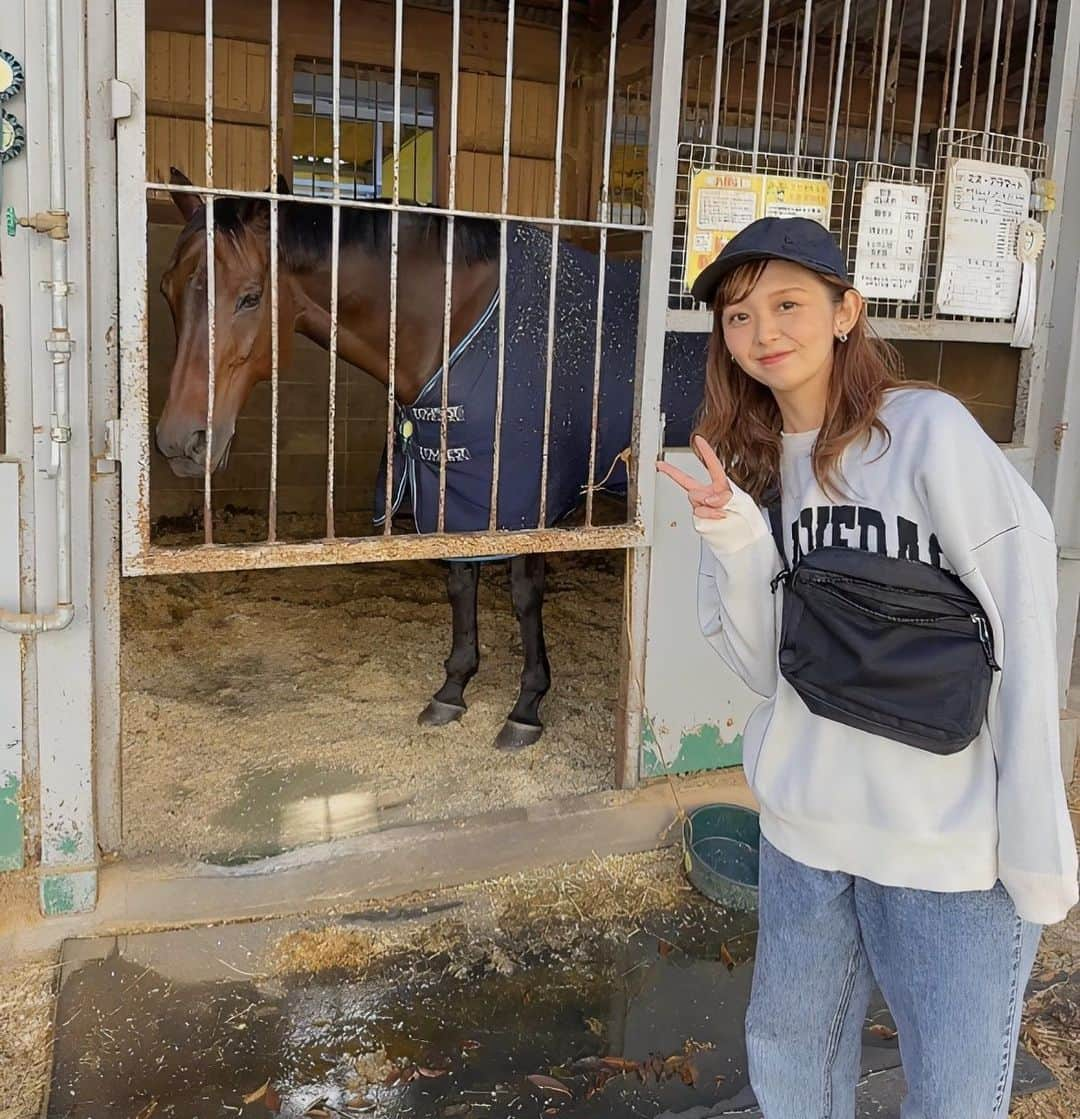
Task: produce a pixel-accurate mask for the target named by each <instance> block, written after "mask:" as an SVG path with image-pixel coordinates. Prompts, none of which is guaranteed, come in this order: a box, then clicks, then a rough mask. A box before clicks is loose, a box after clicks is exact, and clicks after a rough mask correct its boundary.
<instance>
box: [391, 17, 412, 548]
mask: <svg viewBox="0 0 1080 1119" xmlns="http://www.w3.org/2000/svg"><path fill="white" fill-rule="evenodd" d="M404 7H405V0H395V3H394V182H393V186H392V190H391V196H390V202H391V206H392V209H391V211H390V323H389V337H388V339H387V365H386V489H385V491H384V493H383V510H384V512H385V513H386V517H385V519H384V520H383V535H384V536H389V535H390V534H391V532H392V531H393V529H392V522H393V519H394V516H393V509H394V419H395V404H396V399H397V318H398V240H399V237H400V217H401V215H400V213H399V211H398V206H399V205H400V204H401V55H402V37H403V32H404ZM419 117H420V88H419V82H417V84H416V85H415V86H414V87H413V144H414V150H413V200H414V201H415V200H416V195H417V190H416V164H417V162H418V160H417V158H416V151H415V144H416V135H417V133H418V132H419V125H418V122H419Z"/></svg>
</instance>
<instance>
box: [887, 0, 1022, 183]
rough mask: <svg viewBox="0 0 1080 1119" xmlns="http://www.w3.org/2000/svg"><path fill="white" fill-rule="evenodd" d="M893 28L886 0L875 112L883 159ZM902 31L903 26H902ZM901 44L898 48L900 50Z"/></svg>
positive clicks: (890, 5)
mask: <svg viewBox="0 0 1080 1119" xmlns="http://www.w3.org/2000/svg"><path fill="white" fill-rule="evenodd" d="M999 2H1000V0H999ZM891 30H892V0H885V13H884V18H883V19H882V23H881V65H880V67H879V71H880V72H879V74H878V88H877V109H876V111H875V113H874V157H873V162H874V163H875V164H876V163H878V162H879V160H880V159H881V133H882V129H883V126H884V119H885V83H886V81H887V80H888V77H889V32H890V31H891ZM901 31H903V27H902V26H901ZM899 49H900V48H899V45H898V46H897V50H899Z"/></svg>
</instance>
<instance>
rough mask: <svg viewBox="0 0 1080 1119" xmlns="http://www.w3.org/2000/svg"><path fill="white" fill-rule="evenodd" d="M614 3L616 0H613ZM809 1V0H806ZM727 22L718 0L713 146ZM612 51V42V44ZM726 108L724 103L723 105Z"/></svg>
mask: <svg viewBox="0 0 1080 1119" xmlns="http://www.w3.org/2000/svg"><path fill="white" fill-rule="evenodd" d="M615 3H616V5H617V4H618V0H615ZM807 3H808V4H809V3H810V0H807ZM726 23H727V0H720V11H719V13H718V15H717V17H716V72H715V73H714V74H713V103H712V130H711V132H710V135H709V144H710V146H711V147H713V148H715V147H716V144H717V140H718V137H719V135H720V78H721V75H722V73H723V69H724V67H723V58H724V31H725V30H726V27H725V24H726ZM612 50H613V51H614V44H613V46H612ZM725 108H726V105H725Z"/></svg>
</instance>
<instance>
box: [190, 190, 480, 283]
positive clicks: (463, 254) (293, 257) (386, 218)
mask: <svg viewBox="0 0 1080 1119" xmlns="http://www.w3.org/2000/svg"><path fill="white" fill-rule="evenodd" d="M293 199H295V196H293ZM293 199H291V200H290V201H287V202H286V201H282V202H281V204H280V206H279V215H280V221H279V225H278V249H279V251H280V253H281V258H282V262H283V263H284V264H285V265H286V266H287V267H288V268H289V269H291V270H292V271H296V272H309V271H314V270H315V269H318V268H323V267H325V266H326V263H327V261H328V260H329V257H330V238H331V235H332V233H333V226H332V222H333V216H332V213H331V207H329V206H324V205H312V204H307V203H305V202H304V201H302V200H299V199H295V200H293ZM378 201H379V202H380V203H382V204H384V205H385V207H386V208H385V209H383V208H379V209H367V208H364V209H354V208H351V207H342V210H341V247H342V248H343V249H344V248H347V247H352V246H355V247H357V248H360V249H361V250H363V251H364V252H367V253H370V254H371V255H373V256H382V255H383V254H385V253H388V252H389V250H390V218H391V210H390V208H389V200H388V199H378ZM269 208H270V207H269V203H268V202H267V201H266V200H265V199H244V198H217V199H215V200H214V229H215V232H216V233H219V234H222V235H223V236H225V237H228V238H229V239H230V240H231V241H233V242H234V243H235V244H239V242H240V240H241V238H242V236H243V234H244V233H245V232H246V231H247V229H248V228H249V227H250V225H251V224H252V222H253V221H255V220H259V219H262V220H265V219H266V215H267V214H268V213H269ZM446 223H447V218H446V215H445V214H416V213H412V212H406V213H402V214H401V216H400V219H399V227H398V228H399V238H401V240H402V241H404V239H405V238H408V239H410V240H412V241H420V242H421V243H425V244H429V245H431V246H432V247H433V248H435V249H436V251H437V252H438V253H439V255H440V257H441V258H442V257H445V253H446ZM205 228H206V209H205V207H200V208H199V210H198V211H196V213H195V214H193V215H192V218H191V221H190V222H189V223H188V228H187V231H186V232H188V233H189V234H192V233H196V232H198V231H200V230H205ZM498 252H499V225H498V222H495V221H492V220H490V219H487V218H462V217H459V218H457V219H456V220H455V221H454V260H455V261H456V262H458V263H461V264H465V265H473V264H479V263H481V262H483V261H488V260H494V259H496V257H497V256H498Z"/></svg>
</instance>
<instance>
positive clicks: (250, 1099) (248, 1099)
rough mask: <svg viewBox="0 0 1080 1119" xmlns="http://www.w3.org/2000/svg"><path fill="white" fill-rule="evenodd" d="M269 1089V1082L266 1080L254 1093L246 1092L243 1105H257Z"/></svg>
mask: <svg viewBox="0 0 1080 1119" xmlns="http://www.w3.org/2000/svg"><path fill="white" fill-rule="evenodd" d="M269 1088H270V1081H269V1080H267V1081H266V1083H265V1084H260V1085H259V1087H258V1088H256V1089H255V1091H254V1092H248V1094H247V1095H246V1096H245V1097H244V1103H258V1102H259V1100H261V1099H262V1098H263V1096H265V1095H266V1093H267V1090H268V1089H269Z"/></svg>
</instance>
